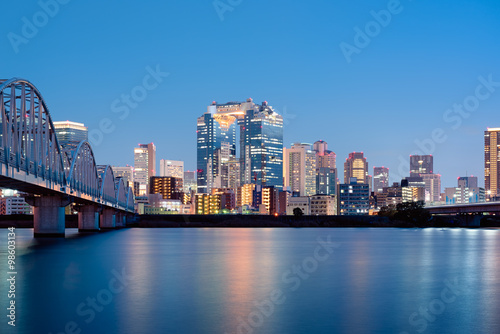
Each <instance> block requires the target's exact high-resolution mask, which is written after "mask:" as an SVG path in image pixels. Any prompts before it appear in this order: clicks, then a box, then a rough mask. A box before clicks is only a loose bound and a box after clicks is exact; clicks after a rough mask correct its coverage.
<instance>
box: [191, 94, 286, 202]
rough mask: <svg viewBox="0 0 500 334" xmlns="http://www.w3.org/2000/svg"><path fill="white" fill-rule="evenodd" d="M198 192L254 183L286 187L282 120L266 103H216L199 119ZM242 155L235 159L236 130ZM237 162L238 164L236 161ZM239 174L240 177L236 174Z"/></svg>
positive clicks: (248, 100) (250, 100)
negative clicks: (284, 183)
mask: <svg viewBox="0 0 500 334" xmlns="http://www.w3.org/2000/svg"><path fill="white" fill-rule="evenodd" d="M197 124H198V127H197V137H198V139H197V152H198V153H197V175H198V191H199V192H201V193H207V192H210V189H211V188H213V187H226V186H234V187H237V186H239V185H240V184H247V183H254V184H258V185H262V186H276V187H282V186H283V169H282V168H283V167H282V165H283V117H281V115H278V114H277V113H276V112H275V111H274V110H273V108H272V107H271V106H269V105H268V104H267V102H263V103H262V105H258V104H255V103H254V102H253V100H252V99H247V101H246V102H228V103H225V104H217V103H216V102H213V103H212V104H211V105H210V106H209V107H208V110H207V112H206V113H205V114H204V115H203V116H201V117H199V118H198V123H197ZM238 125H239V128H240V145H239V146H240V152H239V158H238V159H237V156H236V127H237V126H238ZM236 160H238V162H237V161H236ZM237 172H239V177H238V176H236V174H235V173H237Z"/></svg>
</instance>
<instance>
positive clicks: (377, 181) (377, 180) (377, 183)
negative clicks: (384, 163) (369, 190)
mask: <svg viewBox="0 0 500 334" xmlns="http://www.w3.org/2000/svg"><path fill="white" fill-rule="evenodd" d="M388 186H389V168H386V167H373V191H374V192H376V193H382V192H383V191H384V188H385V187H388Z"/></svg>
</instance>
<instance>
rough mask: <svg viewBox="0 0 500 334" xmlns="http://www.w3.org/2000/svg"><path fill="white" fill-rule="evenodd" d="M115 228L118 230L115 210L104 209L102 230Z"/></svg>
mask: <svg viewBox="0 0 500 334" xmlns="http://www.w3.org/2000/svg"><path fill="white" fill-rule="evenodd" d="M114 228H116V216H115V209H113V208H102V212H101V229H114Z"/></svg>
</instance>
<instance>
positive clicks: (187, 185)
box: [183, 171, 198, 193]
mask: <svg viewBox="0 0 500 334" xmlns="http://www.w3.org/2000/svg"><path fill="white" fill-rule="evenodd" d="M183 183H184V192H185V193H190V192H191V191H194V192H197V188H198V187H197V185H198V183H197V181H196V172H191V171H185V172H184V182H183Z"/></svg>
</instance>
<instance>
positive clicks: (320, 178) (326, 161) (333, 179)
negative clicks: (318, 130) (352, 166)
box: [313, 140, 337, 195]
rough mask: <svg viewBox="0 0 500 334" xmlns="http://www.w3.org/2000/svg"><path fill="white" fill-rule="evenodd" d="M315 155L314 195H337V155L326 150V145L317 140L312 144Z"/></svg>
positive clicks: (324, 142) (322, 141)
mask: <svg viewBox="0 0 500 334" xmlns="http://www.w3.org/2000/svg"><path fill="white" fill-rule="evenodd" d="M313 151H314V152H315V154H316V192H315V194H322V195H335V194H336V193H337V155H336V154H335V153H334V152H332V151H330V150H328V143H327V142H326V141H324V140H318V141H316V142H315V143H314V144H313Z"/></svg>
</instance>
